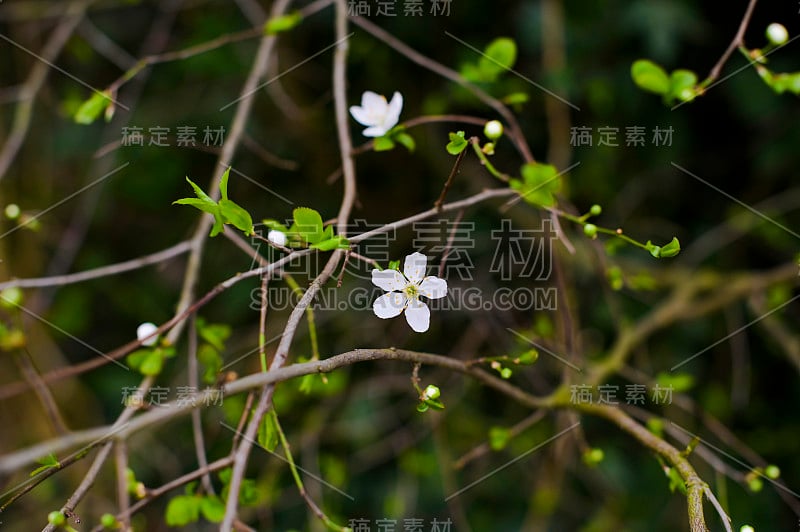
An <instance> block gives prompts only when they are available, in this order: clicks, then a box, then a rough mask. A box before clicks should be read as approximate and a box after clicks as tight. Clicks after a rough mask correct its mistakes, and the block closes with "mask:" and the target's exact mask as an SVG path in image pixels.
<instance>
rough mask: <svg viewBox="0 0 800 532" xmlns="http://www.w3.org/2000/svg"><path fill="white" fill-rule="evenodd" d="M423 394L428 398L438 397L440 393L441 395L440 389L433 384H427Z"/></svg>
mask: <svg viewBox="0 0 800 532" xmlns="http://www.w3.org/2000/svg"><path fill="white" fill-rule="evenodd" d="M423 395H424V396H425V397H426V398H428V399H438V398H439V396H440V395H442V392H441V390H439V387H438V386H434V385H433V384H429V385H428V387H427V388H425V392H424V393H423Z"/></svg>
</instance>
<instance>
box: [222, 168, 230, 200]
mask: <svg viewBox="0 0 800 532" xmlns="http://www.w3.org/2000/svg"><path fill="white" fill-rule="evenodd" d="M230 175H231V167H230V166H229V167H228V168H227V169H226V170H225V172H223V174H222V178H221V179H220V180H219V192H220V194H222V199H228V178H229V177H230Z"/></svg>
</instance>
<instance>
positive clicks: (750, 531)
mask: <svg viewBox="0 0 800 532" xmlns="http://www.w3.org/2000/svg"><path fill="white" fill-rule="evenodd" d="M739 532H756V529H755V528H753V527H752V526H750V525H742V528H740V529H739Z"/></svg>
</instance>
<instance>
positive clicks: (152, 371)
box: [139, 349, 164, 376]
mask: <svg viewBox="0 0 800 532" xmlns="http://www.w3.org/2000/svg"><path fill="white" fill-rule="evenodd" d="M163 367H164V355H163V354H162V353H161V351H160V350H158V349H154V350H153V351H151V352H150V353H148V355H147V357H145V359H144V360H143V361H142V364H141V366H140V367H139V372H140V373H141V374H142V375H151V376H152V375H158V374H159V373H161V369H162V368H163Z"/></svg>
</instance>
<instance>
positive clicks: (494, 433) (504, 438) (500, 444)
mask: <svg viewBox="0 0 800 532" xmlns="http://www.w3.org/2000/svg"><path fill="white" fill-rule="evenodd" d="M510 439H511V431H509V430H508V429H507V428H505V427H492V428H490V429H489V447H491V448H492V450H493V451H502V450H503V449H504V448H505V446H506V445H508V440H510Z"/></svg>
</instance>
